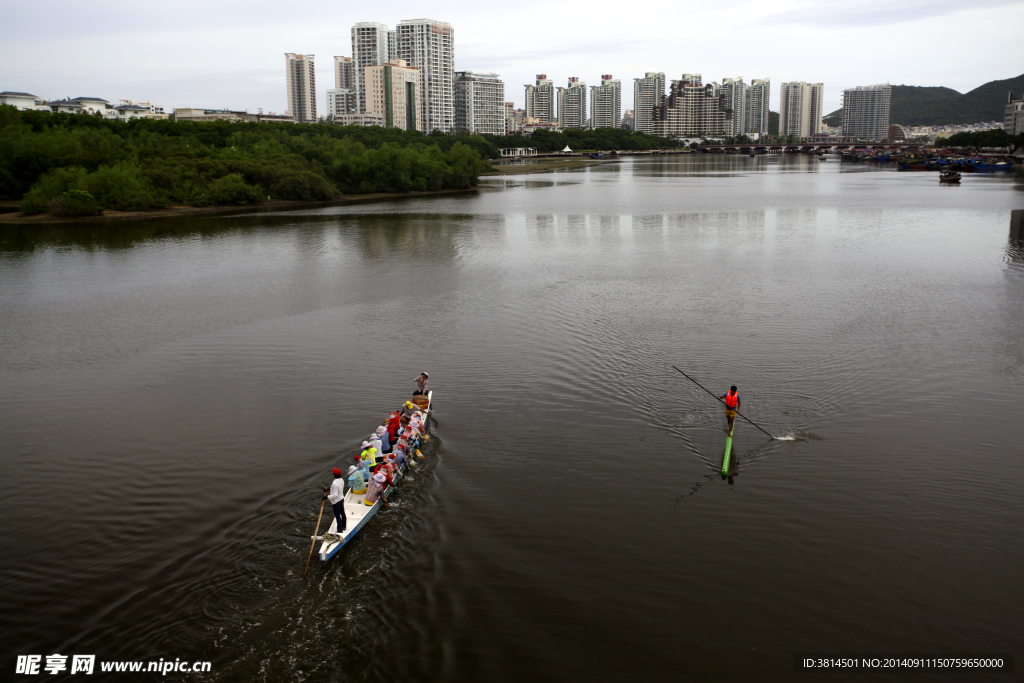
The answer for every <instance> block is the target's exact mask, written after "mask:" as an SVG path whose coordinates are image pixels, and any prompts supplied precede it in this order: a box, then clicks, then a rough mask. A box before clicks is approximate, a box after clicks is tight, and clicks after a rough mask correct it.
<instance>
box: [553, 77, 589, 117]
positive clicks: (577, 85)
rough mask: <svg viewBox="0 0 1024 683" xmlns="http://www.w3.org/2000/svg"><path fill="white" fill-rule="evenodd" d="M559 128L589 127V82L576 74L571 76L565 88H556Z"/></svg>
mask: <svg viewBox="0 0 1024 683" xmlns="http://www.w3.org/2000/svg"><path fill="white" fill-rule="evenodd" d="M555 90H556V91H557V95H556V96H557V99H558V126H559V128H586V127H587V84H586V82H585V81H581V80H580V79H579V78H577V77H576V76H570V77H569V83H568V85H567V86H566V87H564V88H556V89H555Z"/></svg>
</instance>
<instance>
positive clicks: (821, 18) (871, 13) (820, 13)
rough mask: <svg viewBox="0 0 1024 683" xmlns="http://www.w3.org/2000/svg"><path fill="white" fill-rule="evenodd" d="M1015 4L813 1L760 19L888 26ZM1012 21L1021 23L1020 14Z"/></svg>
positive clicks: (1018, 1) (997, 0) (1013, 0)
mask: <svg viewBox="0 0 1024 683" xmlns="http://www.w3.org/2000/svg"><path fill="white" fill-rule="evenodd" d="M1013 5H1017V6H1018V8H1020V7H1024V2H1022V0H971V2H963V0H883V1H879V0H868V1H862V2H859V3H852V2H849V1H847V0H841V1H837V0H830V1H827V2H816V3H814V4H813V5H807V6H805V7H798V8H795V9H790V10H786V11H785V12H778V13H776V14H770V15H768V16H766V17H764V18H763V19H762V22H764V23H767V24H801V25H805V26H811V27H814V28H847V27H858V26H889V25H892V24H903V23H909V22H918V21H922V20H924V19H930V18H933V17H942V16H946V15H949V14H953V13H954V12H963V11H974V10H979V9H994V8H997V7H1010V6H1013ZM1016 21H1017V22H1018V23H1020V24H1024V16H1021V15H1020V14H1017V17H1016Z"/></svg>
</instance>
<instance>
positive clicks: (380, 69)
mask: <svg viewBox="0 0 1024 683" xmlns="http://www.w3.org/2000/svg"><path fill="white" fill-rule="evenodd" d="M363 77H364V83H365V84H366V113H367V114H377V115H378V116H381V117H383V119H384V127H385V128H401V129H403V130H423V118H422V115H421V109H420V106H419V85H420V72H419V70H418V69H414V68H410V67H408V66H407V65H406V63H405V60H404V59H392V60H389V61H388V62H387V63H386V64H381V65H379V66H367V67H366V68H365V70H364V71H363Z"/></svg>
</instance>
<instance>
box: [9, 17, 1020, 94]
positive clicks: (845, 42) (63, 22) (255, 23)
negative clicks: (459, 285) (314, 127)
mask: <svg viewBox="0 0 1024 683" xmlns="http://www.w3.org/2000/svg"><path fill="white" fill-rule="evenodd" d="M368 8H369V9H368ZM424 16H426V17H429V18H431V19H435V20H438V21H446V22H448V23H450V24H451V25H452V26H453V27H454V29H455V68H456V70H465V69H469V70H473V71H479V72H492V71H493V72H497V73H498V74H500V76H501V77H502V79H503V80H504V82H505V99H506V100H509V101H514V102H515V103H516V106H522V104H523V85H524V84H526V83H532V82H533V80H534V78H535V75H536V74H538V73H546V74H547V75H548V77H549V78H552V79H554V81H555V85H565V82H566V80H567V79H568V77H569V76H578V77H579V78H580V79H581V80H584V81H587V83H588V84H590V85H597V84H598V83H599V81H600V76H601V74H604V73H610V74H612V75H613V76H614V77H615V78H620V79H622V85H623V91H622V99H623V108H624V109H628V108H632V101H633V87H632V85H633V82H632V79H633V78H636V77H640V76H643V74H644V72H646V71H664V72H665V74H666V77H667V78H668V79H669V80H671V79H673V78H679V77H680V76H681V75H682V74H683V73H701V74H703V76H704V82H705V83H707V82H710V81H719V82H721V80H722V79H723V78H725V77H737V76H742V77H743V78H744V80H746V82H747V83H749V82H750V81H751V79H753V78H766V77H767V78H771V79H772V109H773V110H777V109H778V97H779V96H778V84H780V83H782V82H785V81H808V82H823V83H824V84H825V111H826V112H828V111H832V110H834V109H837V108H838V107H839V106H840V105H841V101H842V89H843V88H847V87H851V86H855V85H872V84H875V83H885V82H888V83H892V84H893V85H896V84H907V85H944V86H948V87H951V88H955V89H956V90H959V91H960V92H966V91H968V90H970V89H972V88H975V87H977V86H979V85H981V84H982V83H985V82H987V81H991V80H996V79H1003V78H1010V77H1012V76H1017V75H1019V74H1021V73H1022V72H1024V40H1022V36H1024V0H884V1H879V0H817V1H816V2H799V1H791V0H778V1H776V2H740V1H737V0H718V1H717V2H706V1H702V2H691V1H690V0H672V1H668V0H647V1H646V2H642V3H640V2H629V1H624V0H616V1H615V2H608V1H605V2H596V1H593V0H591V1H588V2H580V1H579V0H569V1H565V0H563V1H561V2H551V1H550V0H548V1H544V2H540V1H538V0H516V1H515V2H504V3H502V2H480V1H479V0H473V1H472V2H469V1H468V0H434V1H433V2H430V3H414V2H409V1H408V0H394V1H392V2H380V3H362V2H324V3H321V2H311V3H295V2H282V1H281V0H272V1H271V0H246V1H245V2H220V1H218V0H205V1H203V2H197V1H195V0H173V1H170V2H152V1H146V0H131V1H128V0H90V1H89V2H84V1H79V0H31V1H25V0H0V17H2V19H3V26H4V31H3V40H2V41H0V64H2V65H3V66H2V67H0V91H3V90H13V91H24V92H29V93H32V94H34V95H37V96H39V97H44V98H47V99H57V98H63V97H78V96H96V97H102V98H103V99H106V100H110V101H112V102H116V101H117V100H120V99H135V100H152V101H153V102H155V103H157V104H159V105H162V106H163V107H164V108H165V109H166V110H167V111H170V110H171V109H173V108H175V107H202V108H228V109H247V110H249V111H256V109H257V108H259V107H262V108H263V109H264V110H265V111H270V110H272V111H276V112H278V113H281V112H283V111H284V109H285V106H286V104H285V71H284V53H285V52H296V53H307V54H315V55H316V58H317V91H318V92H317V97H318V103H319V104H318V107H323V106H324V91H325V90H326V89H327V88H330V87H333V85H334V77H333V73H332V71H333V63H334V60H333V59H332V57H333V56H334V55H346V56H350V55H351V54H352V42H351V27H352V25H353V24H355V23H356V22H360V21H375V22H380V23H383V24H387V25H388V26H389V27H394V25H395V24H396V23H397V22H399V21H401V20H403V19H414V18H420V17H424Z"/></svg>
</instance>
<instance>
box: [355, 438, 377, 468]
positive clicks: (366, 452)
mask: <svg viewBox="0 0 1024 683" xmlns="http://www.w3.org/2000/svg"><path fill="white" fill-rule="evenodd" d="M361 448H362V449H363V450H362V452H360V453H359V457H360V458H362V459H363V461H364V462H366V464H367V465H368V466H370V467H373V466H374V465H376V464H377V449H376V448H374V447H373V445H372V444H371V443H370V442H369V441H364V442H363V445H362V446H361Z"/></svg>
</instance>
